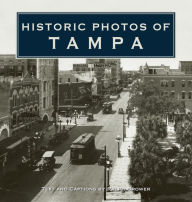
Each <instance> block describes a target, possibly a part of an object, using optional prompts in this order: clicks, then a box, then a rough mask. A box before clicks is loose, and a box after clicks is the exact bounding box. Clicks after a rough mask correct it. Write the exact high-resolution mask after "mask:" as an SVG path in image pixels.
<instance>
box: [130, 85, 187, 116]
mask: <svg viewBox="0 0 192 202" xmlns="http://www.w3.org/2000/svg"><path fill="white" fill-rule="evenodd" d="M129 103H130V106H131V108H132V109H133V108H136V109H137V114H138V115H139V116H140V115H144V114H150V115H165V114H171V113H172V114H174V113H175V111H176V110H179V111H180V112H182V113H184V112H185V105H184V102H181V101H179V100H175V99H173V98H171V97H169V96H161V93H160V89H159V87H158V86H157V85H155V84H151V83H142V82H136V83H135V84H134V85H133V86H132V90H131V98H130V100H129Z"/></svg>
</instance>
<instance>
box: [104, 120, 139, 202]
mask: <svg viewBox="0 0 192 202" xmlns="http://www.w3.org/2000/svg"><path fill="white" fill-rule="evenodd" d="M135 122H136V119H131V121H130V126H129V127H127V128H126V138H125V140H124V142H122V143H121V147H120V151H121V157H120V158H117V159H116V161H115V163H114V165H113V169H112V173H111V176H110V182H109V184H110V188H111V189H112V191H110V192H107V194H106V201H110V202H113V201H116V202H117V201H121V202H124V201H132V202H141V196H140V194H134V193H133V191H128V190H127V189H129V188H132V187H131V185H130V184H129V175H128V168H129V164H130V159H129V156H128V150H127V148H128V146H131V147H132V142H133V140H134V138H135V135H136V126H135ZM118 189H120V190H118ZM122 189H125V190H127V191H125V192H123V191H121V190H122ZM103 201H104V200H103Z"/></svg>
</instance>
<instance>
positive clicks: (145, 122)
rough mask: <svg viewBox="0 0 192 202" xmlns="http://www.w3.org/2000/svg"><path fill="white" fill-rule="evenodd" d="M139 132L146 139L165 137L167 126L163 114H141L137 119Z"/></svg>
mask: <svg viewBox="0 0 192 202" xmlns="http://www.w3.org/2000/svg"><path fill="white" fill-rule="evenodd" d="M137 134H138V135H139V136H141V137H143V138H144V139H145V140H149V139H151V138H155V139H158V138H165V137H166V136H167V126H166V124H165V122H164V121H163V119H162V117H161V116H154V115H153V116H150V115H146V116H141V117H139V120H138V121H137Z"/></svg>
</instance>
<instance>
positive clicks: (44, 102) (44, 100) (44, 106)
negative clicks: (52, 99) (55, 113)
mask: <svg viewBox="0 0 192 202" xmlns="http://www.w3.org/2000/svg"><path fill="white" fill-rule="evenodd" d="M43 108H46V97H44V98H43Z"/></svg>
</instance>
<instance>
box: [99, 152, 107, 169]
mask: <svg viewBox="0 0 192 202" xmlns="http://www.w3.org/2000/svg"><path fill="white" fill-rule="evenodd" d="M107 160H109V156H108V155H106V161H107ZM97 163H98V165H100V166H102V165H105V154H104V153H103V154H101V156H100V157H99V160H98V162H97Z"/></svg>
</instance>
